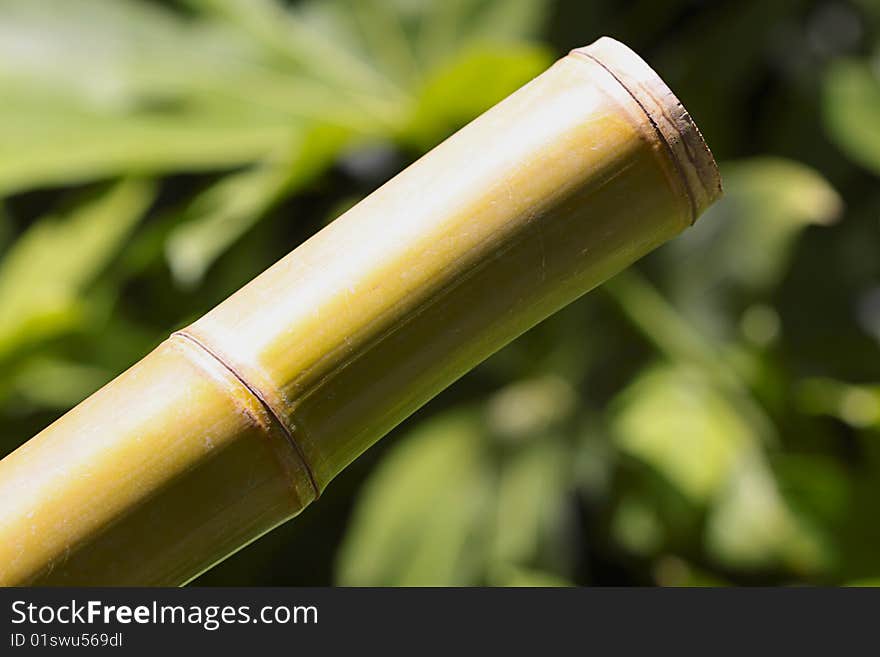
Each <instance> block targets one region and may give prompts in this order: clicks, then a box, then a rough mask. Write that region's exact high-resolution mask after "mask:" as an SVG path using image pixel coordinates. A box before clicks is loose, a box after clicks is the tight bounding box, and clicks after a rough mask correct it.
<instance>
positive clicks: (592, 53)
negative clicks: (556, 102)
mask: <svg viewBox="0 0 880 657" xmlns="http://www.w3.org/2000/svg"><path fill="white" fill-rule="evenodd" d="M572 52H574V53H578V54H580V55H585V56H586V57H589V58H590V59H592V60H593V61H595V62H596V63H597V64H599V65H600V66H601V67H602V68H604V69H605V70H606V71H608V73H610V74H611V75H612V76H613V77H614V78H615V79H616V80H617V81H618V82H620V84H621V85H622V86H623V87H624V88H625V89H626V90H627V92H629V94H630V95H631V96H632V97H633V99H634V100H635V101H636V103H638V105H639V107H641V109H642V110H643V111H644V112H645V114H646V115H647V116H648V119H649V120H650V122H651V124H652V125H653V127H654V129H655V130H656V131H657V134H658V136H659V138H660V139H661V140H662V141H663V143H664V144H665V146H666V149H667V151H668V154H669V156H670V158H671V160H672V163H673V165H674V167H675V169H676V171H677V172H678V174H679V176H680V178H681V182H682V184H683V186H684V189H685V191H686V193H687V196H688V200H689V202H690V206H691V223H693V222H694V221H696V219H697V217H699V216H700V215H701V214H702V213H703V212H704V211H705V210H706V208H708V207H709V206H710V205H712V204H713V203H714V202H715V201H717V200H718V199H719V198H720V197H721V195H722V193H723V192H722V187H721V174H720V173H719V172H718V165H717V164H716V163H715V158H714V157H713V156H712V152H711V151H710V150H709V147H708V146H707V145H706V142H705V140H704V139H703V135H702V134H701V133H700V130H699V128H697V125H696V123H694V121H693V119H692V118H691V116H690V114H688V112H687V110H686V109H685V108H684V106H683V105H682V104H681V102H680V101H679V100H678V98H676V97H675V94H674V93H672V90H671V89H670V88H669V87H668V86H667V85H666V83H665V82H663V80H662V79H661V78H660V76H659V75H658V74H657V73H656V72H655V71H654V69H652V68H651V67H650V66H649V65H648V64H647V63H646V62H645V60H643V59H642V58H641V57H639V56H638V55H637V54H636V53H635V52H633V51H632V50H630V48H628V47H627V46H625V45H624V44H622V43H620V42H619V41H616V40H615V39H612V38H610V37H602V38H600V39H598V40H596V41H594V42H593V43H592V44H590V45H589V46H584V47H583V48H577V49H575V50H573V51H572Z"/></svg>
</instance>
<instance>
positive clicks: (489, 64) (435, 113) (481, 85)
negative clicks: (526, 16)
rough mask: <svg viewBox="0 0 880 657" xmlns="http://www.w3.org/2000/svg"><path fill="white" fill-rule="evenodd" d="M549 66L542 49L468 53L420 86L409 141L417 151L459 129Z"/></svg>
mask: <svg viewBox="0 0 880 657" xmlns="http://www.w3.org/2000/svg"><path fill="white" fill-rule="evenodd" d="M551 61H552V57H551V54H550V52H549V51H548V50H547V49H546V48H543V47H540V46H535V45H528V44H510V45H497V44H496V45H494V46H492V45H486V46H483V47H475V48H471V49H469V50H466V51H464V52H462V53H460V54H459V55H457V56H456V57H455V58H454V59H452V60H451V61H449V62H448V63H446V64H445V65H443V66H441V67H440V68H439V69H437V70H436V71H435V72H434V73H432V75H431V76H429V77H428V78H427V80H426V81H425V84H424V86H423V87H422V89H421V91H420V93H419V95H418V100H417V102H416V106H415V109H414V112H413V114H412V117H411V119H410V123H409V127H408V128H407V129H405V131H404V132H405V136H406V138H407V139H409V140H412V141H414V142H415V143H417V144H418V145H419V146H420V147H423V148H426V147H430V146H432V145H433V144H435V143H436V142H437V140H438V138H440V137H442V136H445V135H447V134H449V133H450V132H452V131H454V130H457V129H458V128H460V127H462V126H463V125H464V124H466V123H467V122H468V121H470V120H471V119H473V118H474V117H475V116H477V115H479V114H482V113H483V112H484V111H486V110H487V109H489V108H490V107H492V106H493V105H495V104H496V103H497V102H498V101H500V100H501V99H502V98H504V97H506V96H508V95H509V94H510V93H511V92H513V91H514V90H516V89H517V88H519V87H520V86H522V85H523V84H524V83H525V82H527V81H529V80H530V79H532V78H533V77H535V76H536V75H538V74H539V73H541V72H542V71H543V70H544V69H546V68H547V66H548V65H549V64H550V62H551Z"/></svg>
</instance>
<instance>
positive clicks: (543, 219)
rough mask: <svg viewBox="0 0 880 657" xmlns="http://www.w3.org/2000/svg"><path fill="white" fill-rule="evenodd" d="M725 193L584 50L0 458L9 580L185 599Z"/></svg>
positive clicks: (687, 144)
mask: <svg viewBox="0 0 880 657" xmlns="http://www.w3.org/2000/svg"><path fill="white" fill-rule="evenodd" d="M719 195H720V180H719V178H718V173H717V169H716V168H715V164H714V161H713V160H712V157H711V154H710V153H709V151H708V149H707V148H706V146H705V144H704V143H703V141H702V139H701V137H700V135H699V132H698V130H697V128H696V126H695V125H694V124H693V122H692V121H691V120H690V118H689V117H688V116H687V113H686V112H685V111H684V109H683V108H682V107H681V105H680V103H678V101H677V100H676V99H675V97H674V96H673V95H672V93H671V92H670V91H669V89H668V88H667V87H666V86H665V85H664V84H663V82H662V81H661V80H660V79H659V78H658V77H657V75H656V74H655V73H654V72H653V71H651V69H650V68H649V67H648V66H647V65H646V64H645V63H644V62H643V61H642V60H640V59H639V58H638V57H637V56H636V55H635V54H634V53H632V52H631V51H630V50H629V49H627V48H626V47H625V46H623V45H622V44H619V43H617V42H615V41H612V40H610V39H601V40H599V41H598V42H596V43H595V44H593V45H591V46H589V47H587V48H583V49H580V50H577V51H574V52H573V53H571V54H570V55H569V56H567V57H565V58H563V59H561V60H560V61H558V62H557V63H556V64H554V65H553V66H552V67H551V68H550V69H549V70H548V71H546V72H545V73H543V74H542V75H541V76H539V77H538V78H536V79H535V80H533V81H532V82H530V83H529V84H527V85H526V86H524V87H523V88H522V89H520V90H519V91H517V92H516V93H514V94H513V95H512V96H510V97H509V98H507V99H506V100H504V101H503V102H501V103H500V104H499V105H497V106H496V107H494V108H493V109H491V110H489V111H488V112H487V113H486V114H484V115H483V116H481V117H480V118H478V119H477V120H475V121H474V122H473V123H471V124H470V125H468V126H467V127H465V128H464V129H463V130H461V131H460V132H458V133H457V134H455V135H454V136H453V137H451V138H450V139H448V140H447V141H446V142H444V143H443V144H441V145H440V146H438V147H437V148H435V149H434V150H433V151H431V152H430V153H429V154H428V155H426V156H425V157H423V158H422V159H421V160H419V161H418V162H416V163H415V164H413V165H412V166H411V167H409V168H408V169H407V170H405V171H404V172H402V173H401V174H400V175H398V176H397V177H396V178H394V179H393V180H391V181H390V182H389V183H387V184H386V185H384V186H383V187H381V188H380V189H379V190H377V191H376V192H374V193H373V194H372V195H371V196H369V197H368V198H367V199H365V200H364V201H362V202H361V203H360V204H358V205H357V206H356V207H354V208H353V209H352V210H350V211H349V212H347V213H346V214H344V215H343V216H342V217H340V218H339V219H337V220H336V221H335V222H334V223H332V224H331V225H330V226H328V227H327V228H325V229H324V230H322V231H321V232H320V233H318V234H317V235H315V236H314V237H313V238H311V239H310V240H309V241H307V242H306V243H305V244H303V245H302V246H300V247H299V248H298V249H296V250H295V251H294V252H293V253H291V254H290V255H288V256H287V257H286V258H284V259H283V260H281V261H280V262H278V263H277V264H276V265H274V266H273V267H271V268H270V269H269V270H267V271H266V272H265V273H263V274H262V275H261V276H259V277H258V278H256V279H255V280H254V281H252V282H251V283H250V284H248V285H247V286H245V287H244V288H243V289H242V290H240V291H239V292H237V293H236V294H234V295H233V296H232V297H230V298H229V299H228V300H226V301H225V302H224V303H222V304H221V305H220V306H218V307H217V308H215V309H214V310H212V311H211V312H210V313H208V314H207V315H206V316H205V317H203V318H202V319H200V320H198V321H197V322H195V323H194V324H193V325H192V326H190V327H188V328H186V329H185V330H183V331H181V332H179V333H178V334H175V335H174V336H172V337H171V338H170V339H169V340H168V341H167V342H165V343H164V344H163V345H162V346H160V347H159V348H158V349H157V350H156V351H155V352H153V353H152V354H150V355H149V356H147V357H146V358H145V359H144V360H143V361H141V362H140V363H138V364H137V365H135V366H134V367H133V368H132V369H130V370H129V371H128V372H126V373H124V374H123V375H121V376H120V377H119V378H118V379H116V380H115V381H114V382H112V383H110V384H109V385H108V386H106V387H105V388H104V389H102V390H101V391H99V392H98V393H96V394H95V395H93V396H92V397H91V398H90V399H88V400H86V401H85V402H83V404H81V405H80V406H78V407H77V408H76V409H74V410H73V411H71V412H70V413H68V414H67V415H66V416H64V417H63V418H61V419H60V420H59V421H58V422H56V423H55V424H53V425H52V426H50V427H49V428H48V429H46V430H45V431H43V432H42V433H40V434H39V435H38V436H36V437H35V438H33V439H32V440H31V441H30V442H28V443H26V444H25V445H24V446H22V447H21V448H20V449H19V450H17V451H16V452H14V453H13V454H11V455H10V456H8V457H7V458H6V459H4V460H3V461H2V462H0V583H4V584H28V583H39V584H73V583H82V584H129V583H131V584H180V583H184V582H186V581H188V580H189V579H191V578H192V577H194V576H196V575H197V574H198V573H200V572H202V571H203V570H205V569H206V568H208V567H210V566H211V565H213V564H214V563H216V562H217V561H219V560H221V559H223V558H224V557H226V556H228V555H229V554H231V553H232V552H234V551H235V550H236V549H238V548H240V547H241V546H243V545H245V544H246V543H248V542H249V541H251V540H253V539H254V538H256V537H258V536H259V535H261V534H262V533H264V532H265V531H268V530H269V529H271V528H272V527H273V526H275V525H277V524H278V523H281V522H283V521H285V520H287V519H288V518H290V517H292V516H294V515H296V514H297V513H298V512H299V511H300V510H302V508H304V507H305V506H306V505H307V504H309V503H310V502H311V501H312V500H313V499H314V498H316V497H317V496H318V495H319V493H320V491H321V490H323V489H324V487H326V485H327V484H328V483H329V482H330V481H331V480H332V478H333V477H334V476H335V475H337V474H338V473H339V472H340V471H341V470H342V469H343V468H344V467H345V466H346V465H348V464H349V463H350V462H351V461H352V460H354V459H355V458H357V456H358V455H359V454H361V453H362V452H363V451H364V450H365V449H367V448H368V447H369V446H370V445H372V444H373V443H374V442H375V441H376V440H378V439H379V438H381V437H382V436H383V435H384V434H385V433H387V432H388V431H389V430H390V429H391V428H393V427H394V426H395V425H396V424H397V423H399V422H400V421H401V420H403V419H404V418H406V417H407V416H408V415H409V414H410V413H412V412H413V411H414V410H416V409H417V408H418V407H419V406H421V405H422V404H424V403H425V402H426V401H427V400H429V399H430V398H431V397H433V396H434V395H436V394H437V393H438V392H439V391H440V390H442V389H443V388H445V387H446V386H448V385H449V384H450V383H452V382H453V381H455V380H456V379H457V378H458V377H460V376H461V375H462V374H464V373H465V372H467V371H468V370H470V369H471V368H473V367H474V366H475V365H476V364H478V363H479V362H481V361H482V360H484V359H485V358H486V357H488V356H489V355H490V354H492V353H493V352H495V351H497V350H498V349H499V348H501V347H503V346H504V345H505V344H507V343H508V342H510V341H511V340H513V339H514V338H516V337H517V336H518V335H520V334H521V333H522V332H524V331H526V330H527V329H529V328H530V327H532V326H533V325H535V324H536V323H538V322H540V321H541V320H542V319H544V318H545V317H547V316H548V315H550V314H552V313H553V312H555V311H556V310H558V309H559V308H561V307H562V306H564V305H566V304H567V303H569V302H571V301H572V300H574V299H575V298H577V297H579V296H580V295H582V294H584V293H585V292H587V291H588V290H590V289H591V288H593V287H595V286H596V285H598V284H600V283H601V282H602V281H604V280H606V279H607V278H609V277H610V276H612V275H614V274H615V273H616V272H618V271H620V270H621V269H623V268H625V267H626V266H627V265H629V264H630V263H632V262H633V261H634V260H636V259H638V258H639V257H641V256H642V255H644V254H645V253H647V252H648V251H650V250H652V249H653V248H655V247H656V246H658V245H660V244H662V243H663V242H665V241H666V240H668V239H670V238H671V237H673V236H674V235H675V234H677V233H678V232H680V231H681V230H683V229H684V228H685V227H687V226H688V225H690V224H691V223H692V222H693V221H694V220H695V219H696V217H697V216H698V215H699V214H700V213H701V212H702V211H703V210H704V209H705V208H706V207H707V206H708V205H709V204H710V203H712V202H713V201H714V200H715V199H716V198H717V197H718V196H719ZM585 339H586V338H585ZM449 485H450V486H454V485H455V482H454V481H450V482H449Z"/></svg>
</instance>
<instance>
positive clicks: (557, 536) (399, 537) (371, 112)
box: [0, 0, 880, 585]
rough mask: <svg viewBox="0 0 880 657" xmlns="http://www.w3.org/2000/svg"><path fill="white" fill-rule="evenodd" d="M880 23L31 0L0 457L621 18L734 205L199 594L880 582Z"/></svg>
mask: <svg viewBox="0 0 880 657" xmlns="http://www.w3.org/2000/svg"><path fill="white" fill-rule="evenodd" d="M878 30H880V4H878V3H877V2H875V1H874V0H862V1H861V2H836V1H829V2H807V1H800V0H775V1H774V2H766V1H765V0H740V1H732V0H725V1H719V2H697V1H696V0H689V1H686V0H665V1H663V2H656V1H650V2H649V1H644V0H630V1H626V2H612V1H610V0H602V1H599V0H593V1H587V2H580V1H577V0H559V1H558V2H539V1H537V0H506V1H505V0H451V1H444V2H436V3H429V2H420V1H419V0H385V1H382V0H358V1H355V0H327V1H321V0H313V1H311V2H300V3H295V4H293V5H285V4H282V3H280V2H278V1H276V0H180V1H176V2H170V1H169V2H162V3H158V2H152V3H148V2H145V1H136V0H0V194H2V198H3V201H2V206H0V209H2V212H0V427H2V429H0V453H5V452H7V451H11V450H12V449H14V448H15V447H16V446H17V445H18V444H20V443H21V442H23V441H24V440H26V439H27V438H28V437H30V436H31V435H33V434H34V433H36V432H37V431H39V430H40V429H41V428H42V427H43V426H45V425H46V424H48V423H49V422H50V421H51V420H53V419H54V418H55V417H57V416H58V415H60V414H61V413H63V412H64V411H65V410H66V409H67V408H69V407H70V406H72V405H74V404H76V403H77V402H78V401H80V400H81V399H82V398H84V397H85V396H87V395H88V394H89V393H91V392H92V391H94V390H95V389H97V388H98V387H100V386H101V385H102V384H103V383H104V382H106V381H108V380H109V379H110V378H112V377H113V376H115V375H116V374H117V373H119V372H121V371H122V370H124V369H125V368H126V367H128V366H129V365H130V364H132V363H133V362H135V361H136V360H137V359H139V358H140V357H141V356H142V355H143V354H144V353H146V352H147V351H148V350H149V349H151V348H152V347H153V346H155V345H156V344H157V343H158V342H159V341H161V340H162V339H163V338H164V336H166V335H167V334H168V333H169V332H170V331H172V330H174V329H175V328H177V327H180V326H183V325H185V324H187V323H188V322H190V321H191V320H193V319H194V318H196V317H197V316H199V315H200V314H202V313H203V312H205V311H206V310H208V309H209V308H210V307H212V306H213V305H214V304H216V303H217V302H219V301H220V300H222V299H223V298H224V297H225V296H227V295H228V294H229V293H230V292H231V291H233V290H235V289H236V288H238V287H239V286H240V285H241V284H243V283H244V282H246V281H247V280H249V279H250V278H252V277H253V276H254V275H255V274H257V273H259V272H260V271H261V270H263V269H264V268H265V267H267V266H268V265H269V264H270V263H272V262H274V261H275V260H276V259H278V258H279V257H281V256H282V255H284V254H285V253H286V252H287V251H289V250H291V249H292V248H293V247H295V246H296V245H297V244H298V243H299V242H301V241H302V240H303V239H305V238H306V237H308V236H309V235H310V234H312V233H314V232H315V231H316V230H318V229H320V227H321V226H322V225H324V224H325V223H326V222H328V221H331V220H332V219H333V218H334V217H335V216H337V215H338V214H340V213H341V211H343V210H344V209H346V208H347V207H349V206H350V205H352V204H353V203H355V202H357V200H358V199H360V198H362V197H363V196H364V195H366V194H367V193H369V191H371V190H372V189H373V188H375V187H376V186H377V185H378V184H380V183H381V182H383V181H384V180H386V179H387V178H389V177H390V176H392V175H393V174H394V173H395V172H396V171H398V170H399V169H401V168H402V167H403V166H405V165H406V164H407V163H408V162H410V161H412V160H413V159H414V158H415V157H417V156H418V155H419V154H421V153H422V152H424V151H426V150H428V149H429V148H430V147H431V146H432V145H433V144H436V143H437V142H439V141H440V140H442V139H443V138H444V137H445V136H447V135H448V134H450V133H451V132H452V131H454V130H455V129H456V128H458V127H460V126H461V125H463V124H464V123H466V122H467V121H468V120H470V119H471V118H473V117H474V116H475V115H477V114H478V113H480V112H481V111H482V110H484V109H485V108H487V107H489V106H491V105H492V104H493V103H494V102H496V101H497V100H499V99H500V98H502V97H503V96H505V95H506V94H507V93H509V92H510V91H512V90H513V89H515V88H516V87H518V86H519V85H520V84H522V83H523V82H525V81H526V80H528V79H529V78H531V77H533V76H534V75H535V74H537V73H538V72H540V71H541V70H543V68H544V67H545V66H546V65H547V64H548V63H549V62H551V61H552V60H553V59H554V58H555V57H557V56H559V55H561V54H562V53H564V52H565V51H567V50H568V49H570V48H573V47H576V46H579V45H584V44H586V43H588V42H590V41H592V40H593V39H595V38H597V37H598V36H600V35H602V34H610V35H612V36H615V37H617V38H619V39H621V40H623V41H625V42H626V43H628V44H629V45H630V46H632V47H633V48H635V49H636V50H637V51H638V52H640V53H642V54H643V55H644V56H645V57H646V58H647V59H648V60H649V61H650V62H651V63H652V64H653V65H654V67H655V68H656V69H657V70H658V71H659V72H660V73H661V74H662V76H663V77H664V79H666V80H667V82H669V84H670V85H671V86H672V87H673V89H675V91H676V92H677V94H678V95H679V97H680V98H681V99H682V100H683V102H684V103H685V105H686V106H687V107H688V109H689V110H690V111H691V113H692V114H693V115H694V117H695V118H696V120H697V122H698V124H699V125H700V127H701V128H702V130H703V132H704V134H705V136H706V138H707V141H708V142H709V144H710V145H711V146H712V148H713V150H714V152H715V154H716V156H717V157H718V159H719V161H720V162H721V166H722V170H723V174H724V179H725V186H726V190H727V195H726V197H725V198H724V199H723V200H722V201H721V202H720V203H719V204H718V205H717V206H716V207H714V208H713V209H712V210H710V212H709V213H707V215H706V216H704V217H703V218H702V219H701V220H700V222H699V223H698V224H697V226H696V227H695V228H694V229H692V230H689V231H688V232H687V233H686V234H684V235H683V236H682V237H681V238H679V239H677V240H676V241H674V242H673V243H670V244H669V245H667V246H665V247H663V248H662V249H660V250H659V251H658V252H656V253H655V254H653V255H651V256H650V257H648V258H646V259H645V260H644V261H643V262H641V263H640V264H639V265H638V266H637V267H634V268H632V269H630V270H628V271H627V272H625V273H623V274H621V275H620V276H618V277H617V278H615V279H614V280H613V281H611V282H610V283H609V284H607V285H605V286H604V287H603V288H601V289H600V290H598V291H596V292H594V293H593V294H591V295H589V296H587V297H586V298H584V299H582V300H581V301H579V302H577V303H575V304H573V305H572V306H571V307H569V308H568V309H566V310H565V311H563V312H561V313H559V314H558V315H556V316H554V317H553V318H551V319H549V320H548V321H546V322H545V323H543V324H542V325H541V326H539V327H537V328H536V329H534V330H532V331H531V332H530V333H528V334H527V335H525V336H524V337H523V338H521V339H520V340H518V341H517V342H516V343H514V344H513V345H511V346H510V347H508V348H507V349H505V350H503V351H502V352H500V353H499V354H497V355H496V356H495V357H493V358H492V359H490V360H489V361H488V362H486V363H485V364H483V365H482V366H480V367H479V368H478V369H477V370H475V371H474V372H472V373H471V374H470V375H468V376H467V377H465V378H464V379H463V380H462V381H460V382H459V383H457V384H455V385H454V386H453V387H452V388H450V389H449V390H448V391H446V392H445V393H443V394H442V395H441V396H440V397H439V398H438V399H436V400H434V401H433V402H432V403H430V404H429V405H428V406H427V407H426V408H424V409H423V410H422V411H420V412H419V413H417V415H416V416H415V417H414V418H412V419H411V420H409V421H407V422H406V423H405V424H404V425H403V426H401V427H400V428H399V429H398V430H396V431H395V432H394V433H393V435H391V436H389V437H388V438H386V439H385V440H384V441H382V442H381V443H380V444H379V445H377V446H376V447H375V448H374V449H373V450H371V451H370V452H369V453H368V454H367V455H365V456H364V457H363V458H362V459H360V460H359V461H358V462H357V463H356V464H355V465H354V466H352V467H351V468H350V469H349V470H348V471H347V472H346V473H344V474H343V475H342V476H340V477H339V478H338V479H337V481H336V482H334V485H333V486H331V487H330V489H329V490H328V491H327V493H326V494H325V496H324V497H323V498H322V500H321V501H320V502H319V503H318V504H315V505H313V506H312V507H310V508H309V509H307V510H306V512H305V513H304V514H303V515H302V516H301V517H300V518H299V519H297V520H296V521H295V522H292V523H289V524H288V525H286V526H284V527H282V528H280V529H278V530H276V531H275V532H273V533H272V534H270V535H268V536H266V537H264V538H263V539H261V540H260V541H258V542H256V543H254V544H253V545H251V546H249V547H248V548H246V549H245V550H243V551H241V552H240V553H238V554H237V555H235V556H234V557H232V558H231V559H229V560H228V561H226V562H225V563H223V564H221V565H220V566H219V567H217V568H215V569H214V570H213V571H211V572H209V573H207V574H206V575H204V576H203V577H201V578H200V579H199V580H198V583H201V584H221V583H223V584H278V585H287V584H328V583H333V582H336V583H343V584H380V585H396V584H438V585H445V584H462V585H467V584H493V585H495V584H500V585H511V584H513V585H516V584H523V585H533V584H541V585H544V584H549V585H555V584H567V583H577V584H651V583H657V584H671V585H688V584H778V583H798V582H806V583H834V584H838V583H840V584H850V583H870V582H872V581H874V582H880V525H878V523H877V522H876V517H877V513H878V510H880V345H878V342H880V239H878V238H880V231H878V229H880V223H878V218H880V185H878V184H877V183H878V176H880V32H878ZM511 138H515V135H512V136H511Z"/></svg>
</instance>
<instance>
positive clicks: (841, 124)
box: [822, 59, 880, 174]
mask: <svg viewBox="0 0 880 657" xmlns="http://www.w3.org/2000/svg"><path fill="white" fill-rule="evenodd" d="M822 100H823V110H824V116H825V123H826V127H827V130H828V132H829V134H830V136H831V138H832V139H833V140H834V141H835V142H836V144H837V145H838V146H839V147H840V148H841V149H842V150H843V152H844V153H846V155H848V156H849V157H850V158H852V159H853V160H854V161H855V162H857V163H859V164H861V165H862V166H864V167H866V168H868V169H870V170H871V171H873V172H874V173H875V174H880V77H878V73H877V68H876V66H872V65H871V64H870V63H869V62H867V61H859V60H854V59H841V60H837V61H835V62H834V63H833V64H832V65H831V66H830V67H829V69H828V71H827V72H826V75H825V79H824V88H823V99H822Z"/></svg>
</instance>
